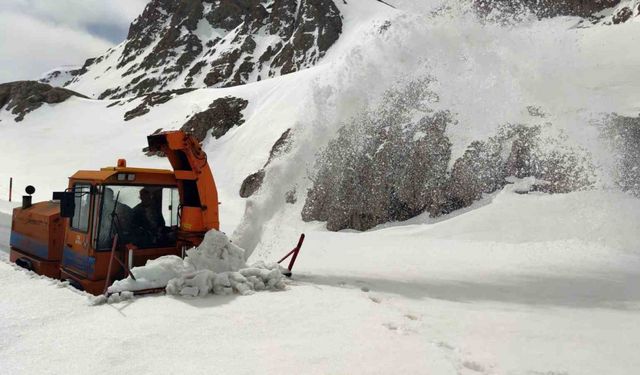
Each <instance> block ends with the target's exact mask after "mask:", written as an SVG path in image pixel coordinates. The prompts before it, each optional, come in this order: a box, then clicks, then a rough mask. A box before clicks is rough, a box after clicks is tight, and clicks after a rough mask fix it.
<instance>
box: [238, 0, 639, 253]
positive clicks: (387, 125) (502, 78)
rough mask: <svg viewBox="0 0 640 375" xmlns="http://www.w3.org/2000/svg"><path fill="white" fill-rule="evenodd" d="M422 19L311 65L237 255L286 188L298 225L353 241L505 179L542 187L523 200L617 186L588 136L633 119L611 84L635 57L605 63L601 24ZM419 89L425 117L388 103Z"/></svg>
mask: <svg viewBox="0 0 640 375" xmlns="http://www.w3.org/2000/svg"><path fill="white" fill-rule="evenodd" d="M424 7H427V6H424ZM427 8H428V9H426V10H425V9H422V12H421V13H420V14H412V15H409V14H407V13H402V12H397V13H393V14H391V15H390V16H389V18H388V19H386V20H379V21H375V22H374V23H373V24H374V27H373V28H372V30H371V31H370V32H369V33H368V34H366V35H365V36H364V37H362V38H361V39H360V40H358V41H357V42H356V41H354V42H353V44H352V48H351V50H350V52H349V53H348V54H347V55H346V57H345V58H343V59H341V60H338V61H334V62H333V63H332V64H326V65H324V66H322V69H323V71H324V73H325V74H324V77H323V82H322V84H317V85H316V90H315V93H316V97H315V100H314V101H310V107H311V106H313V111H311V113H312V115H309V118H307V119H305V120H301V121H300V123H299V124H298V125H299V126H298V129H295V131H296V132H297V133H298V134H299V135H301V136H299V137H298V141H299V142H300V143H299V144H297V146H295V147H294V149H296V150H297V151H293V152H292V154H291V155H290V156H289V157H284V158H283V159H282V160H281V161H280V162H279V163H276V165H274V166H273V168H274V171H276V170H277V171H278V172H273V173H271V176H272V177H273V179H272V180H271V182H269V174H270V171H269V169H267V171H266V176H267V177H266V180H265V186H267V187H266V188H263V192H262V194H258V195H257V196H255V197H253V198H252V199H251V200H250V201H249V202H248V205H247V213H246V215H245V218H246V219H245V220H244V221H243V224H242V225H241V226H240V227H239V230H238V231H237V232H236V234H241V235H242V236H240V237H239V238H251V241H249V242H250V245H249V246H248V248H251V249H253V248H255V247H256V246H258V244H259V243H260V242H261V241H262V242H263V243H266V242H268V241H264V239H263V234H265V233H266V232H265V230H264V228H265V226H267V225H268V222H269V221H270V220H272V218H274V217H276V216H277V212H278V211H280V210H282V209H283V207H285V198H284V195H285V193H286V192H287V191H289V190H290V189H289V188H288V187H291V186H295V188H296V191H297V193H298V194H299V195H300V194H302V195H304V194H305V193H306V192H307V190H308V195H307V197H306V199H303V200H304V203H303V204H301V203H299V204H297V205H296V206H295V207H296V209H298V210H299V211H298V212H302V217H303V219H305V220H319V221H326V222H327V226H328V228H329V229H332V230H340V229H345V228H355V229H361V230H364V229H369V228H372V227H374V226H375V225H377V224H381V223H384V222H388V221H395V220H405V219H407V218H410V217H413V216H415V215H417V214H419V213H421V212H425V211H427V212H429V213H430V214H431V215H433V216H437V215H440V214H444V213H448V212H452V211H454V210H456V209H459V208H462V207H466V206H469V205H470V204H471V203H473V202H474V201H475V200H477V199H480V198H481V197H482V195H483V194H485V193H491V192H493V191H496V190H498V189H500V188H501V187H503V186H504V185H505V184H506V183H507V182H508V181H507V178H508V177H510V176H513V177H517V178H523V177H527V176H531V177H535V178H537V179H538V180H540V181H545V183H541V184H539V185H536V186H534V187H533V189H536V190H540V191H545V192H548V193H565V192H569V191H575V190H583V189H592V188H606V187H612V186H616V185H619V183H617V182H616V181H617V180H618V178H617V177H616V176H615V173H613V172H612V170H613V169H612V168H614V167H615V161H612V156H611V153H610V149H609V148H608V147H607V144H608V143H609V141H608V140H607V136H606V135H605V136H604V137H603V132H602V128H601V127H599V126H597V125H595V124H596V123H597V122H599V121H601V119H603V118H606V117H608V116H609V114H611V113H620V114H631V113H632V112H631V111H632V108H634V107H635V103H633V100H632V99H631V98H632V97H633V95H629V92H630V91H629V90H632V89H633V87H634V86H633V82H635V81H636V80H637V78H636V77H624V78H622V77H619V76H618V74H619V73H618V72H619V71H624V69H619V67H622V66H625V65H627V64H636V63H639V62H640V55H639V54H630V55H625V56H624V57H621V56H619V54H617V53H616V52H615V51H618V50H621V49H622V50H633V48H635V47H632V46H631V45H630V43H632V40H630V39H624V38H622V39H621V38H618V37H615V35H619V33H620V32H619V30H614V29H613V27H610V26H605V25H600V24H598V25H591V26H590V27H588V28H576V27H575V26H577V25H581V24H582V21H583V19H581V18H578V17H576V18H552V19H539V18H537V17H522V18H518V19H516V20H513V21H512V22H509V23H504V22H494V21H492V19H491V18H482V17H479V16H478V12H477V9H476V8H475V7H474V5H473V4H471V3H462V4H460V3H454V2H442V3H440V4H438V5H437V6H433V7H430V8H429V7H427ZM567 12H569V11H567ZM572 12H573V11H571V12H569V13H566V14H569V15H571V14H574V13H575V12H573V13H572ZM576 14H577V13H576ZM376 22H377V23H376ZM347 26H348V25H347ZM615 27H625V25H623V26H615ZM606 28H609V29H606ZM603 40H607V43H602V41H603ZM364 45H366V46H367V47H366V48H363V46H364ZM390 62H392V63H390ZM596 62H597V63H596ZM603 62H604V65H603ZM603 69H604V70H605V71H606V73H605V74H595V72H600V71H602V70H603ZM371 77H376V79H375V80H372V79H371ZM425 77H429V78H428V79H426V78H425ZM618 81H620V82H624V84H622V85H612V84H610V82H618ZM420 84H422V85H424V87H422V88H420V90H422V91H424V94H425V95H427V96H428V97H429V100H427V102H428V105H427V106H426V107H424V106H423V107H422V108H417V107H414V108H409V109H407V108H406V103H405V102H403V101H398V100H395V101H394V100H393V97H394V95H395V97H396V98H399V97H402V95H400V94H399V93H401V92H403V91H405V92H406V95H405V97H404V100H405V101H406V100H407V95H411V91H412V89H411V87H412V86H413V87H414V89H413V90H414V91H415V88H416V87H418V86H419V85H420ZM594 87H598V88H599V90H597V91H595V90H593V88H594ZM394 92H395V94H394ZM414 94H415V92H414ZM422 99H426V98H422ZM419 101H420V100H417V102H419ZM423 101H424V100H423ZM623 149H625V150H628V149H629V147H625V148H622V147H618V148H617V151H616V152H622V153H624V152H626V151H624V150H623ZM625 160H627V162H626V163H627V164H628V163H629V161H628V160H629V158H627V159H625ZM631 163H632V164H633V163H635V162H631ZM303 168H306V169H307V170H309V171H310V172H308V173H302V172H301V169H303ZM627 170H633V167H631V169H629V168H627ZM627 175H629V173H628V172H627ZM275 176H279V177H278V178H276V177H275ZM308 176H311V178H310V179H309V178H308ZM282 181H287V182H286V184H288V187H283V186H282V184H281V182H282ZM279 183H280V185H278V184H279ZM268 186H272V188H269V187H268ZM299 201H300V200H299ZM288 212H291V210H289V211H288ZM251 214H254V216H253V217H258V218H260V219H258V220H257V221H253V220H251V217H252V215H251ZM256 214H257V215H256ZM263 214H264V215H263ZM279 220H280V223H284V222H285V220H283V219H279ZM249 228H251V230H248V229H249ZM271 229H272V230H270V231H269V232H273V231H274V230H277V226H276V225H275V224H271ZM248 233H252V235H251V236H245V235H247V234H248ZM268 236H271V237H273V236H274V235H272V234H269V235H268Z"/></svg>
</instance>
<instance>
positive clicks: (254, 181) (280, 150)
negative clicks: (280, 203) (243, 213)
mask: <svg viewBox="0 0 640 375" xmlns="http://www.w3.org/2000/svg"><path fill="white" fill-rule="evenodd" d="M291 135H292V133H291V129H287V131H285V132H284V133H282V135H281V136H280V138H278V140H277V141H276V143H274V144H273V146H272V147H271V151H269V159H267V162H266V163H265V164H264V165H263V166H262V168H260V170H259V171H257V172H256V173H252V174H250V175H249V176H247V178H245V179H244V181H242V185H241V186H240V197H242V198H249V197H250V196H252V195H253V194H254V193H255V192H257V191H258V190H260V188H261V187H262V182H263V181H264V177H265V175H266V171H265V168H267V166H269V164H271V162H272V161H273V160H274V159H276V158H278V157H280V156H282V155H284V154H286V153H287V152H289V150H290V149H291V143H292V139H291ZM292 197H293V198H291V197H289V195H287V200H291V199H294V202H295V192H293V195H292Z"/></svg>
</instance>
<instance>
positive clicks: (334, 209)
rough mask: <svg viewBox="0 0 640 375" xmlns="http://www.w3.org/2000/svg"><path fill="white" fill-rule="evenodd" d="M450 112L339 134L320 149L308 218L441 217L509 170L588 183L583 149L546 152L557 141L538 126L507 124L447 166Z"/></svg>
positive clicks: (358, 222) (550, 186)
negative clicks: (358, 140)
mask: <svg viewBox="0 0 640 375" xmlns="http://www.w3.org/2000/svg"><path fill="white" fill-rule="evenodd" d="M452 121H453V120H452V119H451V117H450V115H449V114H448V113H446V112H444V113H436V114H434V115H429V116H426V117H423V118H422V119H421V120H419V121H417V122H416V123H414V124H412V125H411V126H407V127H405V128H404V129H403V131H394V130H393V128H391V129H385V130H381V132H379V133H377V134H376V135H375V136H374V137H373V139H371V140H369V142H370V144H369V145H368V146H367V147H365V148H364V149H362V148H358V147H356V148H355V150H357V151H356V152H351V151H349V150H350V149H353V148H352V147H353V146H354V142H353V140H354V138H351V140H349V137H352V136H350V135H345V134H346V133H342V134H341V135H340V137H339V139H337V140H335V141H334V142H332V143H331V144H330V145H329V147H328V148H327V150H326V151H325V152H324V154H323V156H322V161H321V165H320V166H319V171H318V173H317V175H316V176H315V177H314V184H313V186H312V188H311V189H310V190H309V191H308V193H307V200H306V201H305V205H304V208H303V210H302V218H303V219H304V220H305V221H312V220H318V221H326V222H327V229H329V230H333V231H337V230H342V229H357V230H367V229H370V228H373V227H375V226H376V225H379V224H383V223H386V222H390V221H402V220H407V219H409V218H412V217H414V216H416V215H419V214H421V213H423V212H427V213H429V214H430V216H434V217H435V216H439V215H443V214H447V213H450V212H453V211H455V210H458V209H461V208H464V207H468V206H470V205H471V204H473V202H475V201H477V200H478V199H480V198H482V196H483V194H489V193H493V192H495V191H497V190H499V189H501V188H502V187H504V186H505V185H506V184H507V183H508V180H509V178H510V177H516V178H525V177H535V178H536V180H538V181H540V183H539V184H536V185H534V186H533V187H532V188H533V189H534V190H537V191H543V192H546V193H565V192H570V191H575V190H580V189H585V188H589V187H591V186H592V185H593V181H594V172H593V170H594V168H593V166H592V165H591V164H590V162H589V160H588V158H586V156H585V155H584V154H582V153H581V152H580V151H579V150H572V149H563V148H562V147H559V145H554V147H552V149H553V150H554V151H545V150H546V148H541V147H540V146H542V145H549V144H550V143H552V142H554V141H553V140H552V139H547V138H545V137H543V136H542V135H541V131H540V127H538V126H523V125H514V126H505V127H504V128H503V129H502V130H501V131H500V132H499V134H498V135H496V136H494V137H492V138H489V139H487V140H484V141H475V142H473V143H471V144H470V145H469V147H468V149H467V150H466V152H465V153H464V155H463V156H462V157H460V158H459V159H457V160H456V161H455V163H453V168H452V169H451V170H450V171H449V170H448V165H449V163H450V143H449V140H448V139H447V137H446V136H445V130H446V128H447V127H448V126H449V125H450V124H452Z"/></svg>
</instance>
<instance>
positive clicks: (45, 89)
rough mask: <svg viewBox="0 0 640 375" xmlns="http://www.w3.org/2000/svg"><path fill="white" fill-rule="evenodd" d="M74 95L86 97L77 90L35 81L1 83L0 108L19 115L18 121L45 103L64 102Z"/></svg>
mask: <svg viewBox="0 0 640 375" xmlns="http://www.w3.org/2000/svg"><path fill="white" fill-rule="evenodd" d="M72 96H77V97H81V98H86V96H84V95H82V94H78V93H77V92H74V91H71V90H67V89H63V88H60V87H52V86H50V85H47V84H44V83H39V82H35V81H18V82H9V83H3V84H0V110H1V109H3V108H4V107H5V106H6V109H7V110H8V111H9V110H10V111H11V113H12V114H14V115H18V116H17V117H16V118H15V121H16V122H19V121H22V120H23V119H24V117H25V116H26V115H27V113H29V112H31V111H34V110H36V109H38V108H40V107H41V106H42V105H43V104H44V103H47V104H57V103H62V102H64V101H65V100H67V99H69V98H70V97H72Z"/></svg>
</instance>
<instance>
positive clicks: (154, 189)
mask: <svg viewBox="0 0 640 375" xmlns="http://www.w3.org/2000/svg"><path fill="white" fill-rule="evenodd" d="M102 191H103V193H102V205H101V211H100V224H99V231H98V241H97V249H98V250H108V249H111V245H112V241H113V236H114V235H115V233H118V238H119V240H118V242H119V243H120V244H129V243H130V244H133V245H135V246H137V247H138V248H152V247H168V246H175V243H176V230H177V228H178V205H179V200H178V190H177V188H175V187H162V186H143V185H140V186H132V185H127V186H123V185H105V186H104V187H103V190H102Z"/></svg>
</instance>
